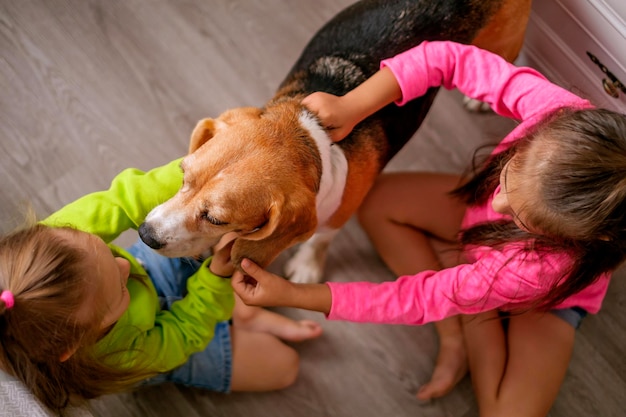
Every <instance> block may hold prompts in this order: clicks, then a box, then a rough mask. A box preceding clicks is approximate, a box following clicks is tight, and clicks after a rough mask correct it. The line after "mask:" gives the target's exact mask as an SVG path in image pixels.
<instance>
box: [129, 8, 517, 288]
mask: <svg viewBox="0 0 626 417" xmlns="http://www.w3.org/2000/svg"><path fill="white" fill-rule="evenodd" d="M506 1H509V0H440V1H432V0H364V1H360V2H357V3H355V4H354V5H352V6H350V7H348V8H347V9H345V10H344V11H342V12H340V13H339V14H338V15H337V16H335V17H334V18H333V19H332V20H331V21H329V22H328V23H327V24H326V25H325V26H324V27H323V28H322V29H320V31H318V33H317V34H316V35H315V36H314V37H313V39H312V40H311V41H310V42H309V44H308V45H307V47H306V48H305V50H304V51H303V53H302V55H301V56H300V58H299V59H298V61H297V62H296V63H295V65H294V66H293V68H292V69H291V71H290V72H289V74H288V75H287V77H286V79H285V80H284V81H283V83H282V84H281V86H280V88H279V90H278V91H277V93H276V95H275V96H274V97H273V98H272V99H271V100H270V101H269V102H268V103H267V104H266V105H265V106H264V107H263V108H253V107H246V108H235V109H231V110H228V111H226V112H224V113H223V114H221V115H220V116H219V117H217V118H215V119H208V118H207V119H204V120H201V121H200V122H199V123H198V124H197V126H196V127H195V129H194V130H193V133H192V135H191V141H190V147H189V154H188V155H187V156H186V157H185V158H184V159H183V161H182V164H181V166H182V169H183V170H184V181H183V185H182V187H181V189H180V191H179V192H178V193H177V194H176V195H175V196H174V197H172V198H171V199H170V200H168V201H166V202H164V203H163V204H161V205H159V206H157V207H156V208H154V210H152V211H151V212H150V213H149V215H148V216H147V218H146V220H145V222H144V223H143V224H142V225H141V227H140V229H139V232H140V236H141V238H142V239H143V240H144V242H145V243H146V244H148V245H149V246H151V247H152V248H154V249H155V250H157V251H158V252H159V253H161V254H163V255H166V256H170V257H178V256H194V255H198V254H201V253H206V251H207V250H208V249H209V248H211V247H212V246H213V245H215V244H216V243H217V242H218V241H220V239H222V238H223V237H224V236H227V237H228V239H235V242H234V244H233V249H232V252H231V254H232V259H233V262H234V263H235V265H239V263H240V261H241V260H242V259H243V258H244V257H247V258H250V259H252V260H253V261H255V262H257V263H258V264H259V265H261V266H267V265H268V264H269V263H270V262H272V260H274V259H275V258H276V256H278V255H279V254H280V253H281V252H282V251H283V250H284V249H286V248H288V247H290V246H293V245H295V244H297V243H300V242H305V241H306V242H305V243H304V244H302V245H301V246H300V248H299V250H298V252H297V253H296V254H295V255H294V257H293V258H292V259H291V260H290V261H289V262H288V263H287V266H286V269H287V271H286V272H287V275H288V276H290V278H291V279H292V280H294V281H297V282H318V281H320V280H321V278H322V272H323V268H324V261H325V257H326V250H327V247H328V245H329V243H330V241H331V240H332V238H333V236H334V235H335V234H336V233H337V231H338V230H339V228H341V227H342V226H343V225H344V223H345V222H346V221H347V220H348V219H349V218H350V217H351V216H352V214H353V213H354V212H355V211H356V210H357V208H358V206H359V205H360V204H361V201H362V200H363V198H364V197H365V195H366V194H367V192H368V191H369V189H370V187H371V185H372V183H373V182H374V179H375V178H376V176H377V175H378V174H379V173H380V171H381V170H382V169H383V168H384V166H385V164H386V163H387V162H388V161H389V160H390V159H391V158H392V157H393V156H394V155H395V153H396V152H397V151H398V150H400V149H401V148H402V146H403V145H404V144H405V143H406V142H407V141H408V140H409V139H410V138H411V137H412V135H413V134H414V133H415V131H416V130H417V128H418V127H419V126H420V124H421V122H422V121H423V119H424V117H425V116H426V114H427V112H428V109H429V108H430V105H431V103H432V100H433V99H434V97H435V94H436V91H437V90H436V89H431V90H430V91H429V92H428V93H427V94H426V95H424V96H423V97H421V98H418V99H416V100H413V101H412V102H410V103H408V104H407V105H405V106H402V107H398V106H396V105H393V104H392V105H389V106H387V107H385V108H384V109H382V110H381V111H379V112H377V113H376V114H374V115H372V116H370V117H369V118H367V119H366V120H364V121H363V122H362V123H360V124H359V125H357V126H356V127H355V129H354V130H353V132H352V133H351V134H350V135H349V136H348V137H347V138H346V139H344V140H343V141H341V142H339V143H337V144H333V143H332V142H331V140H330V139H329V137H328V135H327V133H326V131H325V130H324V128H323V127H321V125H320V123H319V120H318V119H317V117H316V116H315V114H312V113H311V112H310V111H308V110H307V109H306V108H304V107H303V106H302V105H301V104H300V101H301V100H302V98H304V97H305V96H306V95H307V94H309V93H311V92H313V91H326V92H330V93H333V94H337V95H342V94H345V93H346V92H347V91H349V90H351V89H352V88H354V87H355V86H357V85H358V84H360V83H361V82H363V81H364V80H365V79H367V78H368V77H370V76H371V75H372V74H373V73H374V72H375V71H376V70H377V69H378V66H379V63H380V61H381V60H382V59H385V58H388V57H391V56H393V55H396V54H398V53H400V52H402V51H404V50H407V49H409V48H411V47H413V46H415V45H417V44H419V43H420V42H422V41H423V40H453V41H456V42H463V43H470V42H472V40H473V39H474V38H475V36H476V34H477V33H478V32H479V31H480V29H481V28H483V27H484V26H485V25H486V22H488V21H489V20H490V18H491V17H492V16H494V15H495V13H496V12H497V11H498V10H499V8H500V7H501V5H502V4H503V3H504V2H506Z"/></svg>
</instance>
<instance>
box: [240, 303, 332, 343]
mask: <svg viewBox="0 0 626 417" xmlns="http://www.w3.org/2000/svg"><path fill="white" fill-rule="evenodd" d="M233 326H234V327H235V328H237V329H241V330H247V331H251V332H262V333H267V334H270V335H272V336H275V337H278V338H280V339H282V340H287V341H290V342H301V341H304V340H309V339H314V338H316V337H319V336H320V335H321V334H322V327H321V326H320V324H319V323H317V322H315V321H312V320H297V321H296V320H293V319H290V318H289V317H285V316H283V315H281V314H278V313H275V312H273V311H269V310H266V309H264V308H261V307H251V306H247V305H245V304H244V302H243V301H241V299H240V298H239V297H238V296H237V295H235V309H234V311H233Z"/></svg>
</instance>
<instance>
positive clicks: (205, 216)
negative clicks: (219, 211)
mask: <svg viewBox="0 0 626 417" xmlns="http://www.w3.org/2000/svg"><path fill="white" fill-rule="evenodd" d="M202 218H203V219H205V220H207V221H208V222H209V223H211V224H213V225H215V226H225V225H227V224H228V222H223V221H221V220H219V219H216V218H215V217H213V216H211V215H210V214H209V212H208V211H205V212H203V213H202Z"/></svg>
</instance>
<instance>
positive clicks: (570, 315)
mask: <svg viewBox="0 0 626 417" xmlns="http://www.w3.org/2000/svg"><path fill="white" fill-rule="evenodd" d="M550 313H552V314H554V315H555V316H557V317H560V318H562V319H563V320H565V321H566V322H568V323H569V324H571V326H572V327H573V328H574V329H578V328H579V327H580V325H581V324H582V321H583V319H584V318H585V316H586V315H587V311H586V310H584V309H582V308H580V307H570V308H562V309H554V310H550Z"/></svg>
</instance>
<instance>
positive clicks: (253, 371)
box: [231, 325, 300, 391]
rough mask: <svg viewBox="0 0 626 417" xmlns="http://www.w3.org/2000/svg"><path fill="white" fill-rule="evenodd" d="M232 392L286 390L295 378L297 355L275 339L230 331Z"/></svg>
mask: <svg viewBox="0 0 626 417" xmlns="http://www.w3.org/2000/svg"><path fill="white" fill-rule="evenodd" d="M231 335H232V345H233V369H232V380H231V390H232V391H273V390H279V389H283V388H287V387H288V386H290V385H291V384H293V383H294V382H295V380H296V378H297V376H298V370H299V366H300V360H299V357H298V353H297V352H296V351H295V350H294V349H293V348H291V347H289V346H287V345H286V344H284V343H283V342H281V341H280V340H279V339H278V338H277V337H275V336H273V335H271V334H268V333H263V332H254V331H249V330H243V329H238V328H237V327H236V326H235V325H233V327H232V329H231Z"/></svg>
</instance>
